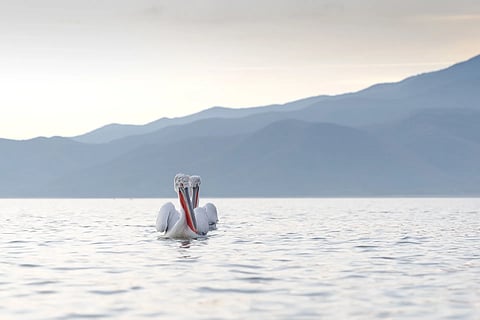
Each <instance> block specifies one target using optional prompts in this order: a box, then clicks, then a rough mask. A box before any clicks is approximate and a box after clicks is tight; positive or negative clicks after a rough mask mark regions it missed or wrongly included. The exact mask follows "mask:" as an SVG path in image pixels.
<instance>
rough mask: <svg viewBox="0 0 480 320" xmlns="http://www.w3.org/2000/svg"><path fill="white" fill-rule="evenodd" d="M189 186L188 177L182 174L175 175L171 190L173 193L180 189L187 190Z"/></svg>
mask: <svg viewBox="0 0 480 320" xmlns="http://www.w3.org/2000/svg"><path fill="white" fill-rule="evenodd" d="M189 184H190V177H189V176H188V175H186V174H184V173H177V174H176V175H175V178H174V179H173V188H174V189H175V192H178V191H179V190H181V189H184V188H188V186H189Z"/></svg>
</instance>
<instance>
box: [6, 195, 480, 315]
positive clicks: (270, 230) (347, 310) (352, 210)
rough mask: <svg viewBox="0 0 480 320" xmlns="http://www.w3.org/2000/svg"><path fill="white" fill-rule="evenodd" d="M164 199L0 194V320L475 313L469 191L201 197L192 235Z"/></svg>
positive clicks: (479, 251)
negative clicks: (201, 224) (159, 227)
mask: <svg viewBox="0 0 480 320" xmlns="http://www.w3.org/2000/svg"><path fill="white" fill-rule="evenodd" d="M166 201H173V202H174V203H176V202H177V201H176V200H174V199H171V200H170V199H168V200H167V199H132V200H127V199H121V200H113V199H107V200H105V199H104V200H85V199H83V200H80V199H76V200H69V199H62V200H57V199H42V200H33V199H32V200H0V225H1V230H2V231H1V241H0V246H1V247H0V251H1V252H2V253H1V257H2V258H1V259H0V301H1V303H0V318H1V319H80V318H81V319H83V318H98V319H102V318H115V319H157V318H187V317H188V318H195V319H245V318H257V319H303V318H305V319H310V318H311V319H318V318H325V319H352V318H355V319H478V318H480V199H208V201H212V202H214V203H215V204H216V205H217V208H218V210H219V219H220V221H219V223H218V230H216V231H213V232H210V233H209V235H208V237H206V238H205V239H199V240H192V241H178V240H170V239H165V238H163V237H161V235H160V234H158V233H157V232H156V231H155V227H154V223H155V218H156V214H157V212H158V209H159V208H160V206H161V205H162V204H163V203H165V202H166ZM204 201H206V200H205V199H201V203H203V202H204Z"/></svg>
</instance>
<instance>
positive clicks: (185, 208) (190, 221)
mask: <svg viewBox="0 0 480 320" xmlns="http://www.w3.org/2000/svg"><path fill="white" fill-rule="evenodd" d="M178 199H179V200H180V205H181V206H182V208H183V211H184V212H185V218H186V220H187V225H188V227H189V228H190V229H191V230H192V231H193V232H195V233H197V228H196V227H195V226H196V224H195V222H194V221H195V220H194V219H195V216H193V214H192V212H193V210H190V207H191V202H190V196H189V195H188V190H185V189H184V188H179V190H178ZM186 199H187V200H186ZM188 203H190V206H189V205H188ZM192 217H193V219H192Z"/></svg>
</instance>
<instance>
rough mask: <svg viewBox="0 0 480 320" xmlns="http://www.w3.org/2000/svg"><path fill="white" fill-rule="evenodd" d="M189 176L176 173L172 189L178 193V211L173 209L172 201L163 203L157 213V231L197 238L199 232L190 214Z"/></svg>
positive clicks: (185, 237) (167, 234)
mask: <svg viewBox="0 0 480 320" xmlns="http://www.w3.org/2000/svg"><path fill="white" fill-rule="evenodd" d="M189 185H190V178H189V176H187V175H185V174H177V175H176V176H175V179H174V189H175V192H177V193H178V199H179V201H180V206H181V207H182V208H181V209H180V211H177V210H176V209H175V206H174V205H173V203H171V202H168V203H166V204H164V205H163V206H162V207H161V208H160V211H159V213H158V216H157V221H156V228H157V231H159V232H164V233H165V236H167V237H169V238H180V239H191V238H198V236H199V234H198V233H197V229H196V227H195V224H196V222H195V217H194V215H192V214H191V212H192V211H193V209H192V203H191V201H190V195H189V190H188V187H189Z"/></svg>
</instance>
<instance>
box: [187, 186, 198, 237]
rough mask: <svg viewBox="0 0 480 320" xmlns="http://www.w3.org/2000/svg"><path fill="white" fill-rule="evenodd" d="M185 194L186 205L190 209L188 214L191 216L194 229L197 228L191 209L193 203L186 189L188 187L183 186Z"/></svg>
mask: <svg viewBox="0 0 480 320" xmlns="http://www.w3.org/2000/svg"><path fill="white" fill-rule="evenodd" d="M185 194H186V197H185V198H186V199H187V207H188V210H190V216H191V217H192V221H193V225H194V226H195V229H196V228H197V220H195V214H194V211H193V205H192V200H191V199H190V192H189V190H188V187H186V188H185Z"/></svg>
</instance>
